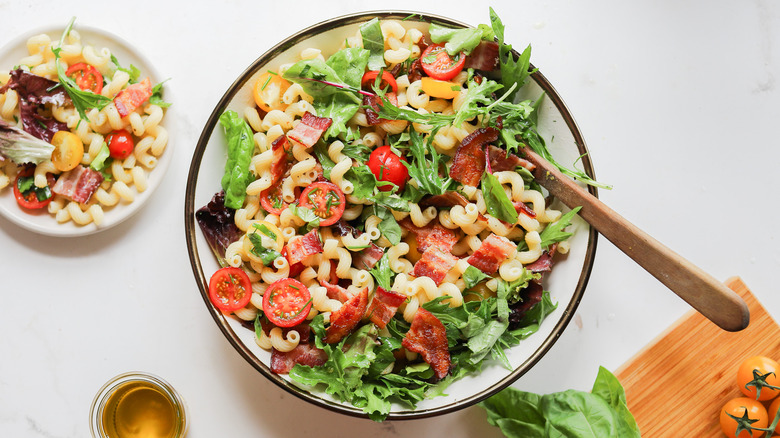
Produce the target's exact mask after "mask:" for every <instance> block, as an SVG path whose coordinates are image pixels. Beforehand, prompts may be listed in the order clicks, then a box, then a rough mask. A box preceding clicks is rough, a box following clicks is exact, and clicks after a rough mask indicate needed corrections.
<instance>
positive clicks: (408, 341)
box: [401, 308, 451, 380]
mask: <svg viewBox="0 0 780 438" xmlns="http://www.w3.org/2000/svg"><path fill="white" fill-rule="evenodd" d="M401 345H403V347H404V348H406V349H407V350H409V351H413V352H415V353H419V354H420V355H421V356H422V357H423V360H425V361H426V362H428V364H430V366H431V368H433V373H434V375H435V376H436V379H437V380H441V379H443V378H445V377H446V376H447V374H449V373H450V366H451V359H450V350H449V349H447V330H446V329H445V328H444V324H442V322H441V321H439V318H437V317H436V316H434V314H432V313H431V312H429V311H427V310H425V309H422V308H421V309H418V310H417V313H415V315H414V319H412V327H411V328H410V329H409V331H408V332H406V336H404V339H403V341H401Z"/></svg>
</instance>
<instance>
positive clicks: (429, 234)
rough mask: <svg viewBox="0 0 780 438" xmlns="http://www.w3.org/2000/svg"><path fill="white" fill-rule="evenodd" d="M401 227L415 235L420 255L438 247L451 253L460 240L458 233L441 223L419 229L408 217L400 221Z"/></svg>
mask: <svg viewBox="0 0 780 438" xmlns="http://www.w3.org/2000/svg"><path fill="white" fill-rule="evenodd" d="M399 225H401V226H402V227H404V228H406V229H407V230H409V231H411V232H413V233H414V234H415V240H417V251H419V252H420V253H423V252H425V250H427V249H428V248H429V247H431V246H438V247H439V248H441V249H442V250H444V251H449V250H451V249H452V247H453V246H455V244H456V243H458V240H459V239H460V235H459V234H458V232H456V231H455V230H450V229H449V228H445V227H443V226H442V225H441V224H439V223H429V224H428V225H426V226H424V227H418V226H416V225H414V224H413V223H412V221H411V220H410V219H409V218H408V217H407V218H404V219H403V220H402V221H400V222H399Z"/></svg>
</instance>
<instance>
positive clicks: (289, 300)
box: [263, 278, 311, 327]
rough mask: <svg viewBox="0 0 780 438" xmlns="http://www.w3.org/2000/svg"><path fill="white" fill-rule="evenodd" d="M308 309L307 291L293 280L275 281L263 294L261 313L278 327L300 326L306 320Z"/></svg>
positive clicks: (308, 297)
mask: <svg viewBox="0 0 780 438" xmlns="http://www.w3.org/2000/svg"><path fill="white" fill-rule="evenodd" d="M310 309H311V294H309V289H307V288H306V286H304V285H303V283H301V282H300V281H298V280H295V279H293V278H282V279H281V280H277V281H275V282H274V283H272V284H271V285H270V286H269V287H268V289H266V291H265V293H264V294H263V313H264V314H265V316H266V317H267V318H268V320H269V321H271V322H272V323H274V324H276V325H277V326H279V327H292V326H295V325H298V324H300V323H301V322H302V321H303V320H304V319H306V316H308V314H309V310H310Z"/></svg>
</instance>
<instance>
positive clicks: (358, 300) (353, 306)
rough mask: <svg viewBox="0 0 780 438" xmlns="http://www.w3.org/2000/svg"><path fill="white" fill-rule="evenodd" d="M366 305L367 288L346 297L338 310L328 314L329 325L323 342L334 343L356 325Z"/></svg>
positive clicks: (363, 313) (364, 312)
mask: <svg viewBox="0 0 780 438" xmlns="http://www.w3.org/2000/svg"><path fill="white" fill-rule="evenodd" d="M367 307H368V288H367V287H366V288H364V289H363V290H362V291H360V293H358V294H355V295H354V296H352V297H351V298H350V299H348V300H347V301H346V302H345V303H344V304H343V305H342V306H341V307H340V308H339V309H338V310H336V311H335V312H333V313H331V314H330V325H329V326H328V328H327V329H326V330H325V339H324V340H325V343H326V344H335V343H337V342H339V341H341V340H342V339H344V337H346V336H347V335H349V333H350V332H351V331H352V329H354V328H355V326H357V325H358V323H359V322H360V320H361V319H362V318H363V315H365V314H366V308H367Z"/></svg>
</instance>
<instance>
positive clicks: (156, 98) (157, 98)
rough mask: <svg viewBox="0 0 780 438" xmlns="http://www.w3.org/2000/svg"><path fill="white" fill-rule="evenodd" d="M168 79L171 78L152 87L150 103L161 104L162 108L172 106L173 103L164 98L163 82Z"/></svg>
mask: <svg viewBox="0 0 780 438" xmlns="http://www.w3.org/2000/svg"><path fill="white" fill-rule="evenodd" d="M168 81H169V79H166V80H164V81H162V82H160V83H159V84H157V85H155V86H154V87H152V95H151V97H149V103H151V104H153V105H157V106H159V107H161V108H168V107H169V106H171V103H170V102H166V101H165V100H164V99H163V97H162V96H163V84H164V83H166V82H168Z"/></svg>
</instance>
